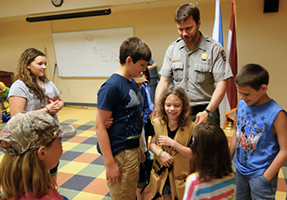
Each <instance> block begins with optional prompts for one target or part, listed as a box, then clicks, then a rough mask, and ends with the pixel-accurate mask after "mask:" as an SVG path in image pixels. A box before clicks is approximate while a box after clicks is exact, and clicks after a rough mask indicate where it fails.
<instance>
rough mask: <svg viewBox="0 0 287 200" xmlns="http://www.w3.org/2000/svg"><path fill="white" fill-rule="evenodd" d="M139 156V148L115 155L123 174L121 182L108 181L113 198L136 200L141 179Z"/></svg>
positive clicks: (114, 199) (116, 199)
mask: <svg viewBox="0 0 287 200" xmlns="http://www.w3.org/2000/svg"><path fill="white" fill-rule="evenodd" d="M139 156H140V150H139V148H134V149H129V150H124V151H121V152H120V153H119V154H117V155H116V156H114V159H115V162H116V164H117V165H118V167H119V168H120V172H121V176H120V181H119V182H110V181H107V184H108V187H109V189H110V195H111V198H112V199H113V200H123V199H124V200H135V198H136V189H137V185H138V181H139V163H140V162H139Z"/></svg>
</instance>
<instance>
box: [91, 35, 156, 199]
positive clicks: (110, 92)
mask: <svg viewBox="0 0 287 200" xmlns="http://www.w3.org/2000/svg"><path fill="white" fill-rule="evenodd" d="M150 59H151V51H150V49H149V47H148V46H147V45H146V44H145V43H144V42H143V41H142V40H141V39H139V38H136V37H131V38H128V39H126V40H125V41H124V42H123V43H122V44H121V47H120V56H119V62H120V67H119V68H118V69H117V71H116V72H115V73H114V74H113V75H112V76H111V77H110V78H109V79H108V80H107V81H106V82H105V83H104V84H103V85H102V86H101V88H100V90H99V91H98V102H97V108H98V109H97V115H96V133H97V137H98V144H97V149H98V151H99V153H101V154H102V156H103V159H104V164H105V168H106V179H107V184H108V187H109V189H110V194H111V198H112V199H113V200H114V199H125V200H134V199H135V198H136V188H137V184H138V178H139V159H140V158H139V155H140V154H139V152H140V149H139V137H140V134H141V131H142V126H143V118H142V111H143V109H142V96H141V94H140V92H139V89H138V86H137V84H136V82H135V80H134V79H133V78H132V77H136V76H139V75H140V74H141V73H142V72H143V71H145V70H146V64H147V62H148V61H149V60H150ZM111 117H112V118H113V124H112V126H111V127H110V128H109V129H107V128H106V126H105V121H106V120H107V119H110V118H111Z"/></svg>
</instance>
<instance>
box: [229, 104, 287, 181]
mask: <svg viewBox="0 0 287 200" xmlns="http://www.w3.org/2000/svg"><path fill="white" fill-rule="evenodd" d="M281 110H284V109H283V108H282V107H281V106H279V105H278V104H277V103H276V102H275V101H274V100H273V99H271V100H269V101H268V102H266V103H264V104H262V105H257V106H248V105H247V104H246V103H245V101H244V100H240V102H239V104H238V111H237V112H238V113H237V122H236V123H237V124H236V134H235V136H236V148H235V155H234V158H233V161H234V165H235V166H236V169H237V170H238V171H239V172H240V173H241V174H242V175H244V176H247V177H249V178H254V177H257V176H261V175H262V174H263V173H264V171H265V170H266V169H267V168H268V167H269V166H270V165H271V163H272V162H273V160H274V158H275V157H276V155H277V154H278V152H279V150H280V147H279V143H278V138H277V136H276V135H275V134H274V133H273V130H272V127H273V123H274V121H275V119H276V117H277V115H278V113H279V112H280V111H281Z"/></svg>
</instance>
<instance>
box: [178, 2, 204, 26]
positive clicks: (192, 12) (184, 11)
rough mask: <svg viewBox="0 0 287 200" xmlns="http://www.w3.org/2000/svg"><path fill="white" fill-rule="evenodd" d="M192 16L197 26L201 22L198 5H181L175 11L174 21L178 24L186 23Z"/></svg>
mask: <svg viewBox="0 0 287 200" xmlns="http://www.w3.org/2000/svg"><path fill="white" fill-rule="evenodd" d="M190 16H192V17H193V19H194V21H195V22H196V24H198V21H199V20H200V12H199V9H198V8H197V7H196V5H194V4H192V3H184V4H181V5H180V6H179V7H178V8H177V10H176V11H175V15H174V21H175V22H176V23H179V22H184V21H186V20H187V19H188V18H189V17H190Z"/></svg>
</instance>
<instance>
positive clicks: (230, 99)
mask: <svg viewBox="0 0 287 200" xmlns="http://www.w3.org/2000/svg"><path fill="white" fill-rule="evenodd" d="M231 3H232V9H231V21H230V27H229V34H228V44H227V61H228V62H229V64H230V67H231V70H232V73H233V77H232V78H230V79H228V80H227V92H226V94H225V95H224V98H223V100H222V101H221V103H220V105H219V112H220V125H221V126H223V124H224V122H225V112H226V111H229V110H231V109H233V108H236V106H237V90H236V86H235V83H234V78H235V75H236V74H237V47H236V23H235V21H236V19H235V0H231ZM212 38H213V39H214V40H216V41H218V42H219V43H220V44H221V45H222V46H223V32H222V20H221V8H220V0H216V2H215V20H214V26H213V34H212Z"/></svg>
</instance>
